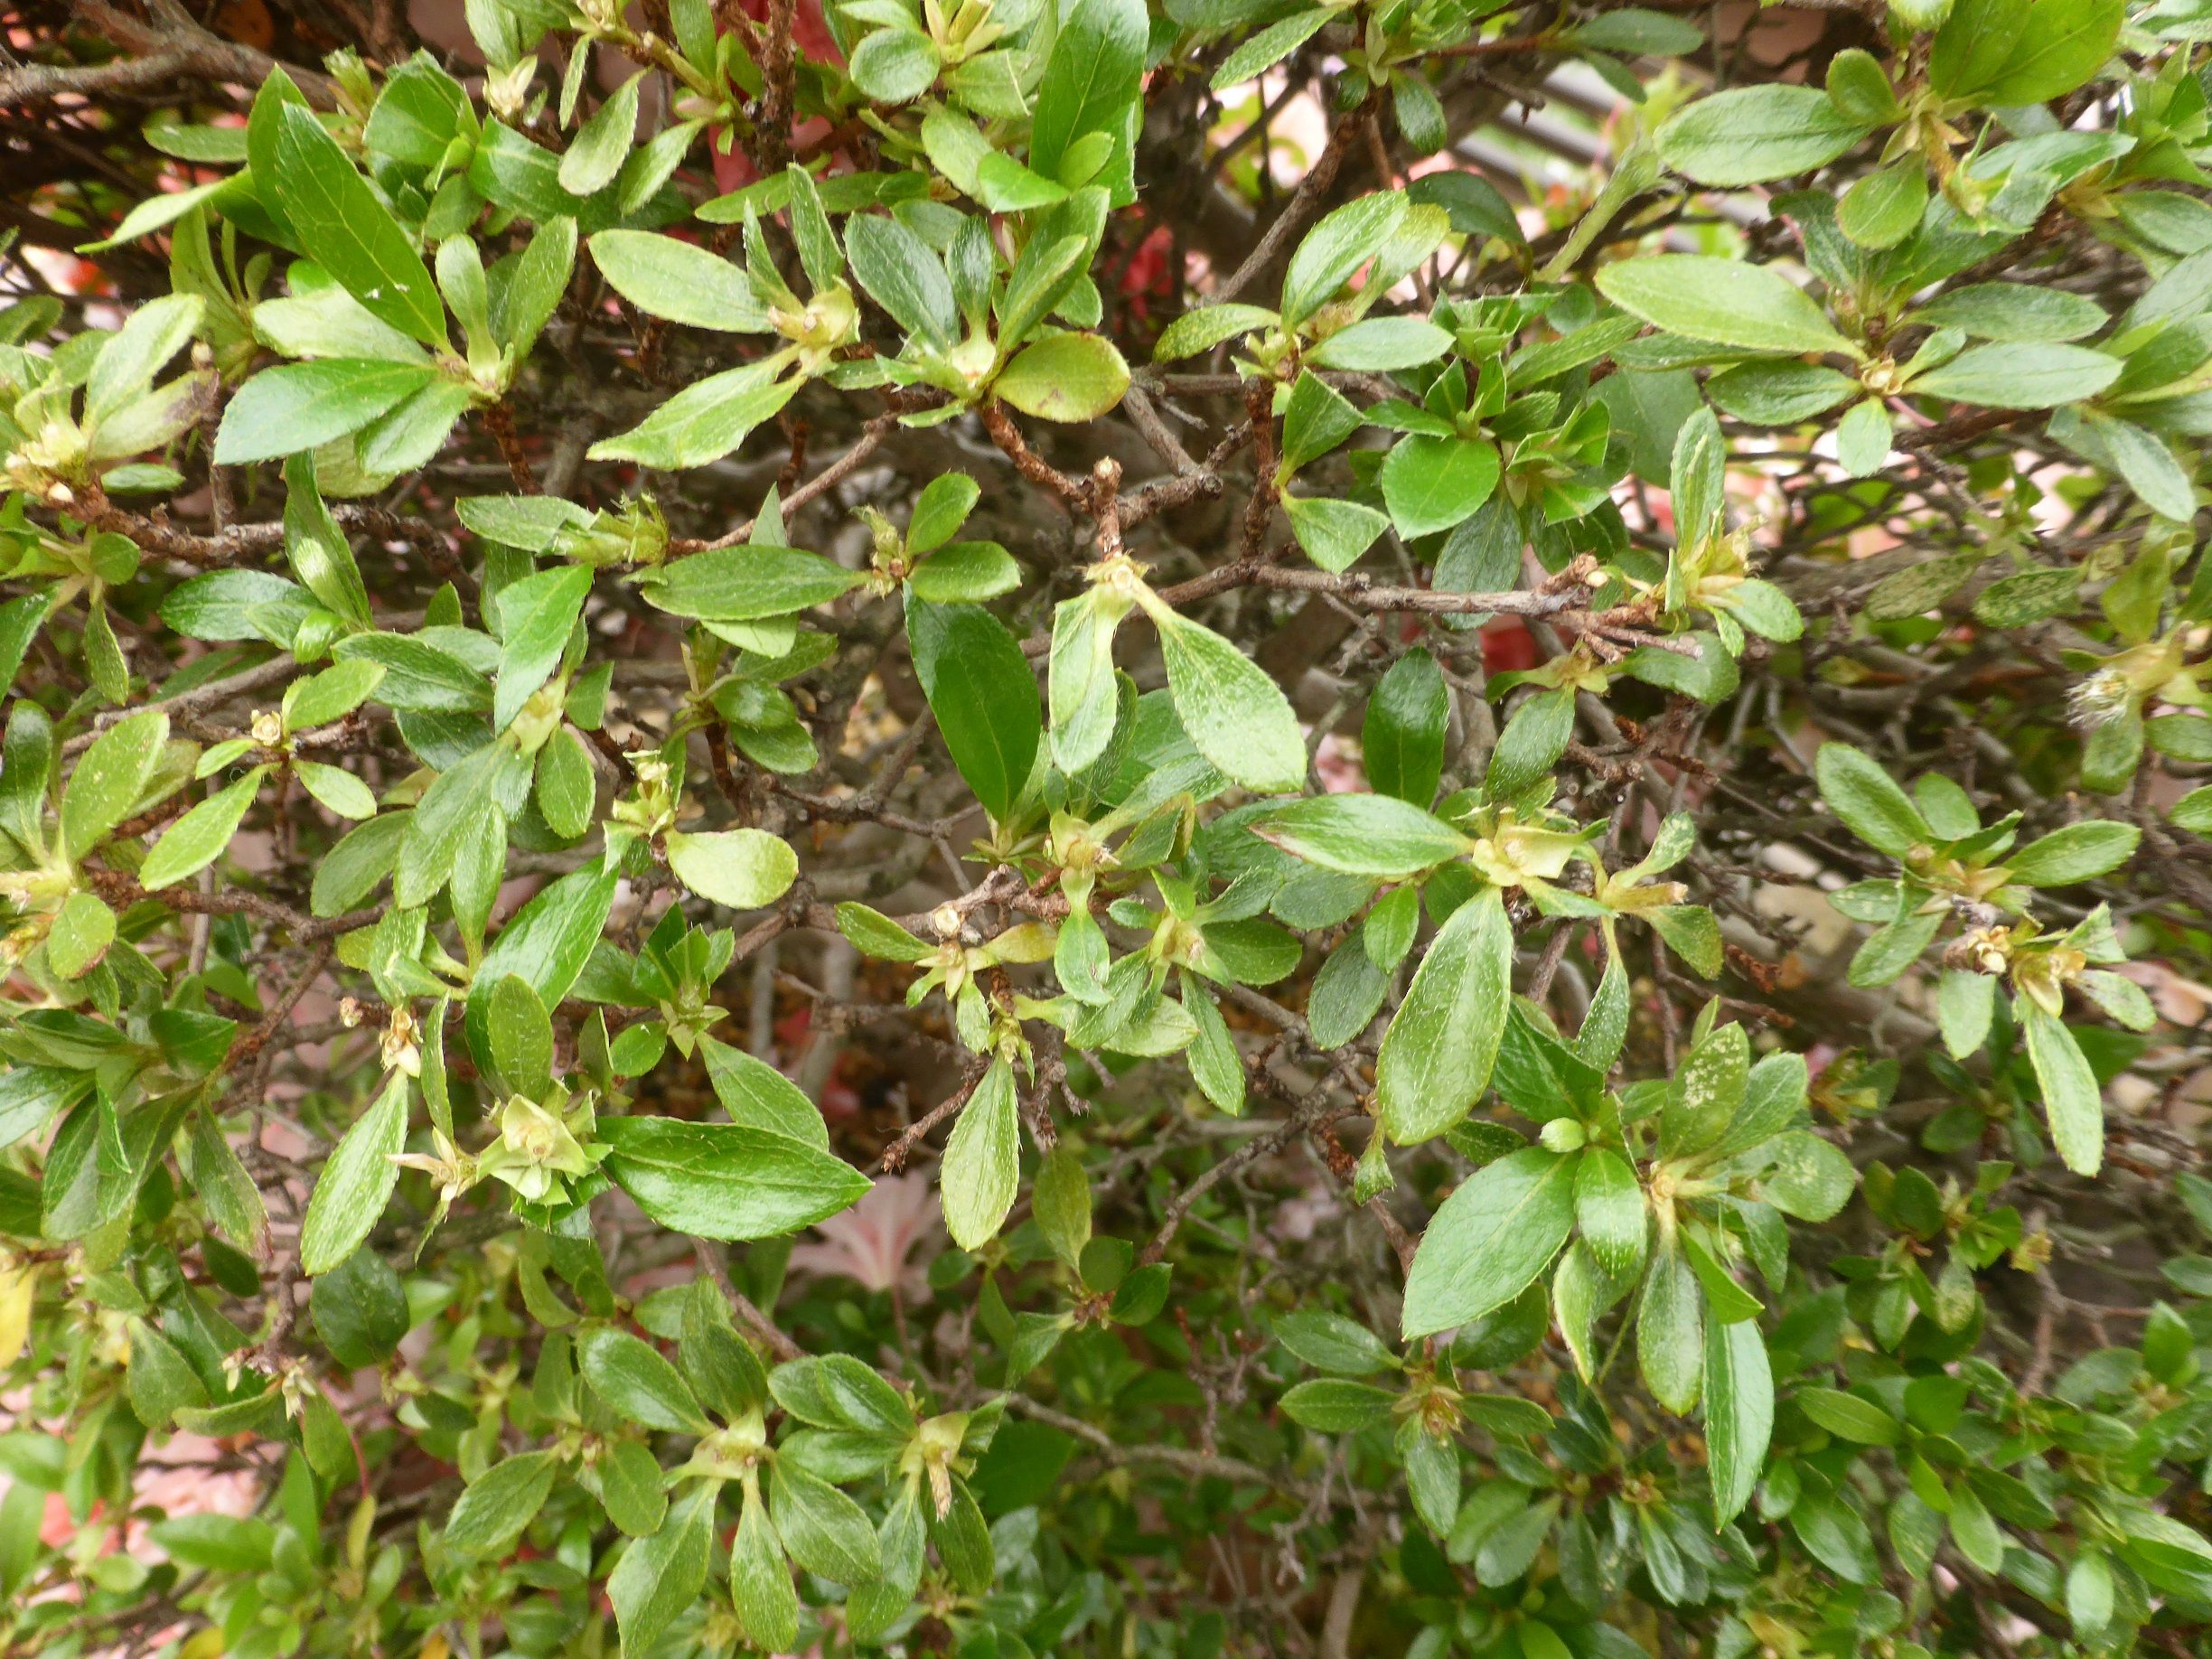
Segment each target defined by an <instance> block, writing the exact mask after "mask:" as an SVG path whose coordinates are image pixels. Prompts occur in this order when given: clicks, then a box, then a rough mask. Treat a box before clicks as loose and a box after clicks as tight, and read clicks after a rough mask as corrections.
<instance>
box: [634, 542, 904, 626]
mask: <svg viewBox="0 0 2212 1659" xmlns="http://www.w3.org/2000/svg"><path fill="white" fill-rule="evenodd" d="M861 579H862V578H861V576H860V575H859V573H858V571H852V570H848V569H846V568H845V567H843V566H842V565H839V564H838V563H837V562H836V561H835V560H833V559H827V558H823V557H822V556H821V555H820V554H819V553H809V552H806V551H804V550H803V549H801V548H776V547H740V548H710V549H709V550H708V551H707V552H704V553H694V554H692V555H690V556H689V558H677V559H670V561H669V562H668V563H667V564H666V565H663V566H662V567H661V569H660V571H659V572H658V573H657V574H656V576H655V578H654V580H653V582H652V583H651V586H647V587H646V588H645V598H646V602H647V603H648V604H650V605H653V606H655V607H656V608H658V609H660V610H663V611H666V612H668V613H669V614H670V615H674V616H692V617H698V618H700V619H702V620H705V621H708V622H759V621H761V620H763V619H764V618H766V617H770V616H788V615H791V614H792V613H794V612H798V611H803V610H807V609H809V608H810V607H811V606H814V605H825V604H827V603H828V602H829V601H830V600H832V599H835V598H837V597H839V595H843V594H848V593H850V592H851V591H852V590H853V588H855V587H856V586H858V585H859V583H860V581H861Z"/></svg>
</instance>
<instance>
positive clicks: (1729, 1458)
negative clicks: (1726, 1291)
mask: <svg viewBox="0 0 2212 1659" xmlns="http://www.w3.org/2000/svg"><path fill="white" fill-rule="evenodd" d="M1773 1432H1774V1372H1773V1370H1772V1368H1771V1367H1770V1366H1769V1364H1768V1363H1767V1339H1766V1338H1765V1337H1764V1336H1761V1335H1760V1334H1759V1327H1758V1322H1757V1320H1756V1319H1743V1320H1739V1321H1738V1322H1737V1323H1735V1324H1733V1325H1722V1324H1720V1322H1719V1321H1718V1320H1715V1321H1713V1322H1711V1324H1709V1325H1708V1326H1706V1328H1705V1463H1706V1472H1707V1473H1708V1474H1709V1475H1710V1476H1711V1479H1712V1495H1713V1523H1714V1525H1715V1527H1716V1528H1718V1527H1722V1526H1726V1525H1727V1524H1728V1523H1729V1522H1730V1521H1732V1520H1734V1519H1735V1518H1736V1516H1737V1515H1738V1514H1739V1513H1740V1512H1741V1511H1742V1509H1743V1506H1744V1504H1746V1503H1748V1501H1749V1499H1750V1496H1751V1489H1752V1488H1753V1487H1754V1486H1757V1485H1758V1477H1759V1471H1760V1469H1761V1468H1762V1467H1765V1465H1766V1462H1767V1440H1768V1438H1769V1437H1770V1436H1771V1435H1772V1434H1773Z"/></svg>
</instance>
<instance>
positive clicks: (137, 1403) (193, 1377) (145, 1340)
mask: <svg viewBox="0 0 2212 1659" xmlns="http://www.w3.org/2000/svg"><path fill="white" fill-rule="evenodd" d="M124 1383H125V1387H126V1391H127V1399H128V1400H129V1401H130V1409H131V1415H132V1416H134V1417H136V1419H137V1420H139V1421H140V1422H141V1423H144V1424H145V1426H146V1427H147V1428H148V1429H155V1430H156V1431H159V1430H162V1429H167V1428H169V1427H170V1426H171V1424H172V1423H173V1421H174V1420H175V1418H176V1414H177V1411H178V1408H180V1407H183V1406H204V1405H206V1404H207V1402H208V1393H207V1385H206V1384H205V1383H203V1382H201V1381H200V1378H199V1375H198V1373H195V1372H194V1371H193V1370H192V1365H191V1364H190V1362H188V1361H187V1360H186V1359H185V1357H184V1356H183V1354H180V1353H178V1352H177V1348H176V1345H175V1344H174V1343H173V1342H171V1341H170V1340H169V1339H168V1338H167V1337H166V1336H163V1335H162V1334H161V1333H160V1332H159V1331H157V1330H155V1328H154V1327H153V1326H150V1325H148V1324H146V1322H145V1320H143V1319H133V1320H132V1321H131V1322H130V1366H129V1369H128V1370H127V1371H126V1372H125V1373H124Z"/></svg>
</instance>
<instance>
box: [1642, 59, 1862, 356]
mask: <svg viewBox="0 0 2212 1659" xmlns="http://www.w3.org/2000/svg"><path fill="white" fill-rule="evenodd" d="M1870 130H1872V129H1871V127H1869V126H1867V125H1865V124H1862V123H1861V122H1859V121H1857V120H1854V119H1852V118H1851V117H1850V116H1847V115H1845V114H1844V113H1843V112H1842V110H1841V109H1840V108H1837V107H1836V105H1835V103H1834V102H1833V101H1832V100H1831V99H1830V98H1829V97H1828V95H1827V94H1826V93H1824V92H1823V91H1821V90H1820V89H1817V88H1814V87H1793V86H1779V85H1773V84H1769V85H1766V86H1755V87H1739V88H1736V89H1732V90H1730V91H1727V92H1716V93H1714V94H1713V95H1712V96H1711V97H1710V98H1700V99H1699V100H1698V101H1697V102H1696V103H1694V104H1692V105H1691V106H1690V107H1689V108H1686V109H1683V110H1682V111H1680V112H1679V113H1678V114H1676V115H1675V116H1673V117H1672V118H1671V119H1669V120H1668V121H1667V123H1666V124H1665V125H1664V126H1663V127H1660V129H1659V157H1660V159H1661V160H1662V161H1664V162H1665V163H1666V164H1667V165H1668V166H1669V167H1671V168H1673V170H1674V171H1675V172H1676V173H1681V174H1682V176H1683V177H1685V178H1691V179H1695V180H1696V181H1697V182H1698V183H1701V184H1717V185H1723V186H1733V185H1739V184H1759V183H1765V182H1766V181H1767V180H1768V179H1783V178H1788V177H1791V176H1792V175H1794V174H1795V173H1810V172H1812V171H1813V169H1814V168H1815V167H1824V166H1826V165H1827V164H1829V163H1830V162H1832V161H1833V160H1835V158H1836V157H1837V156H1839V155H1842V154H1843V152H1844V151H1846V150H1848V149H1850V148H1851V146H1852V145H1856V144H1857V143H1858V142H1859V141H1860V140H1861V138H1864V137H1865V136H1867V134H1868V133H1869V132H1870ZM1599 286H1604V285H1603V282H1602V280H1601V281H1600V284H1599ZM1684 332H1688V333H1691V336H1692V338H1693V339H1700V340H1711V339H1717V338H1719V336H1718V335H1712V334H1703V333H1696V332H1695V331H1684Z"/></svg>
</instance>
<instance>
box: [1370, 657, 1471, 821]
mask: <svg viewBox="0 0 2212 1659" xmlns="http://www.w3.org/2000/svg"><path fill="white" fill-rule="evenodd" d="M1450 724H1451V697H1450V694H1449V692H1448V691H1447V689H1445V685H1444V671H1443V670H1441V669H1439V667H1438V666H1437V663H1436V659H1435V658H1434V657H1432V656H1430V655H1429V652H1428V651H1426V650H1425V649H1419V650H1414V651H1408V652H1407V653H1406V654H1405V655H1404V656H1402V657H1401V658H1399V659H1398V661H1395V662H1393V663H1392V664H1391V666H1390V670H1389V671H1388V672H1387V673H1385V674H1384V675H1383V676H1382V679H1381V680H1377V681H1376V682H1375V689H1374V691H1373V695H1372V696H1370V697H1369V698H1368V700H1367V718H1366V722H1365V724H1364V726H1361V728H1360V755H1361V758H1362V759H1363V760H1364V763H1365V764H1366V768H1367V782H1368V783H1369V785H1370V786H1371V787H1372V788H1373V789H1374V790H1375V791H1376V792H1378V793H1380V794H1385V795H1395V796H1397V797H1398V798H1399V799H1400V800H1401V801H1411V802H1412V803H1413V804H1414V805H1415V806H1426V805H1427V804H1428V803H1429V801H1434V800H1435V799H1436V791H1437V780H1438V779H1439V777H1441V776H1442V774H1443V771H1444V738H1445V734H1446V732H1447V731H1448V729H1449V726H1450Z"/></svg>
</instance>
